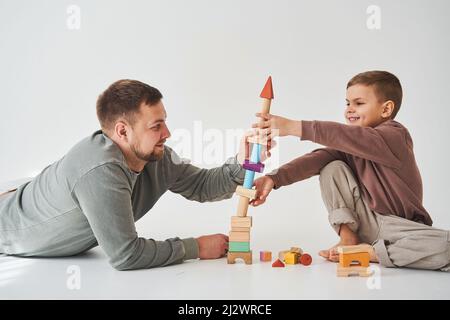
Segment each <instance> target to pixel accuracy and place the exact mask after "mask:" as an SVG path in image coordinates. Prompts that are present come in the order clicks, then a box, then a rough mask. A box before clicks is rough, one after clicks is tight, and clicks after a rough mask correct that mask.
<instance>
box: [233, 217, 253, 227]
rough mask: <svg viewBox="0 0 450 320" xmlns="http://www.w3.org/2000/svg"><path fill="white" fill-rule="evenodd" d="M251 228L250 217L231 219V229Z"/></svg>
mask: <svg viewBox="0 0 450 320" xmlns="http://www.w3.org/2000/svg"><path fill="white" fill-rule="evenodd" d="M251 226H252V217H251V216H249V217H237V216H232V217H231V227H246V228H251Z"/></svg>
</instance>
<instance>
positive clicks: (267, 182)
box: [250, 176, 275, 207]
mask: <svg viewBox="0 0 450 320" xmlns="http://www.w3.org/2000/svg"><path fill="white" fill-rule="evenodd" d="M253 185H254V186H255V187H256V196H255V199H253V200H252V201H250V204H251V205H252V206H254V207H257V206H259V205H261V204H263V203H264V202H266V198H267V196H268V195H269V193H270V191H272V189H273V187H274V185H275V184H274V182H273V180H272V178H271V177H270V176H263V177H260V178H258V179H256V180H255V181H254V182H253Z"/></svg>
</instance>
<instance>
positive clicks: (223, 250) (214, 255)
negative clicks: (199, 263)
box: [196, 233, 228, 259]
mask: <svg viewBox="0 0 450 320" xmlns="http://www.w3.org/2000/svg"><path fill="white" fill-rule="evenodd" d="M196 240H197V243H198V257H199V258H200V259H218V258H222V257H224V256H225V255H226V254H227V252H228V236H226V235H224V234H220V233H218V234H213V235H208V236H201V237H198V238H197V239H196Z"/></svg>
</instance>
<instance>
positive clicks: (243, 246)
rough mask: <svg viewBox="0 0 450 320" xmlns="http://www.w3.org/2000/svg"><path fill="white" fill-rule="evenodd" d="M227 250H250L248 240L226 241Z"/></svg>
mask: <svg viewBox="0 0 450 320" xmlns="http://www.w3.org/2000/svg"><path fill="white" fill-rule="evenodd" d="M228 251H230V252H250V242H236V241H231V242H229V243H228Z"/></svg>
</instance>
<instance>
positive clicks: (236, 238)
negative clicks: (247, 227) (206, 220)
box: [229, 231, 250, 242]
mask: <svg viewBox="0 0 450 320" xmlns="http://www.w3.org/2000/svg"><path fill="white" fill-rule="evenodd" d="M229 241H232V242H249V241H250V232H248V231H231V232H230V235H229Z"/></svg>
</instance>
